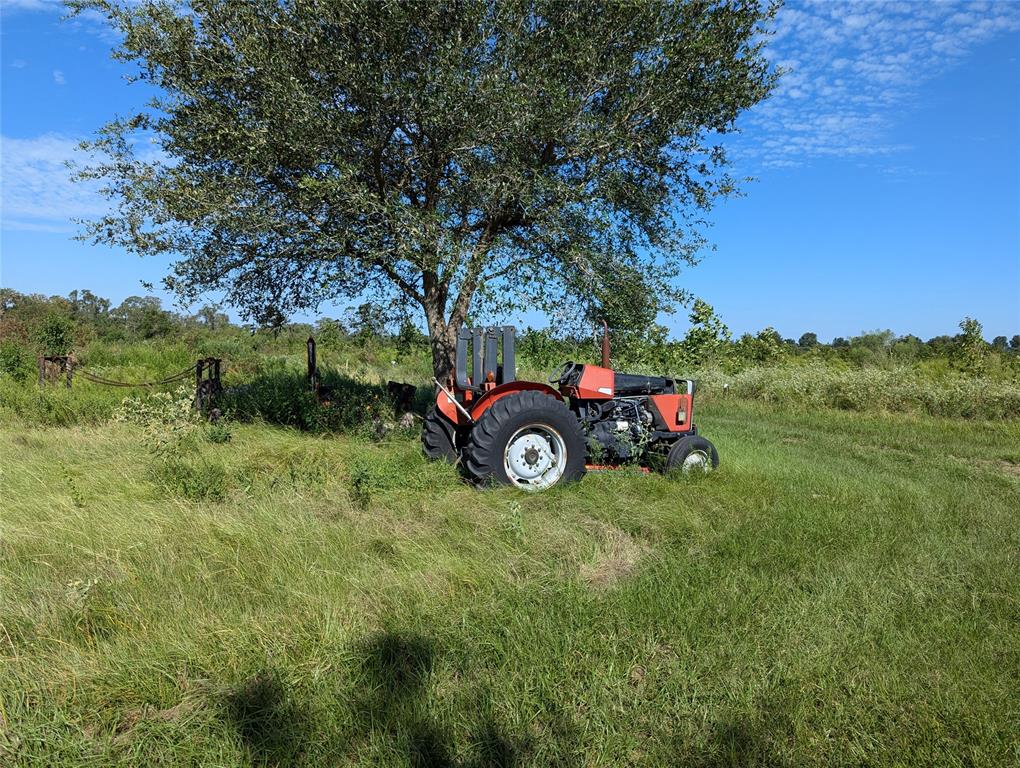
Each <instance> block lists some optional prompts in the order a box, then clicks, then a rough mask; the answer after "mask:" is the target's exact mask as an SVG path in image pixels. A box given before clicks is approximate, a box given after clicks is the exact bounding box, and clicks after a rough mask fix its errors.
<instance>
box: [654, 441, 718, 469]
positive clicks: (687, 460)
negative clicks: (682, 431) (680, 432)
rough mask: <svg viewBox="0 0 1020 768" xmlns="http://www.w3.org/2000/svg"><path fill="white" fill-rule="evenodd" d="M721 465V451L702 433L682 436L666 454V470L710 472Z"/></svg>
mask: <svg viewBox="0 0 1020 768" xmlns="http://www.w3.org/2000/svg"><path fill="white" fill-rule="evenodd" d="M718 466H719V452H718V451H717V450H716V449H715V446H714V445H712V443H711V442H709V441H708V440H706V439H705V438H703V437H701V436H700V435H688V436H687V437H681V438H680V439H679V440H677V441H676V442H675V443H673V447H672V448H670V449H669V453H668V454H667V455H666V466H665V467H664V471H666V472H673V471H680V472H684V473H694V472H709V471H711V470H713V469H715V468H716V467H718Z"/></svg>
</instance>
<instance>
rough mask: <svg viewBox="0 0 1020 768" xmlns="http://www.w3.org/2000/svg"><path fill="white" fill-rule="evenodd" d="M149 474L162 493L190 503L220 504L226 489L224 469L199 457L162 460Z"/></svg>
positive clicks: (224, 496) (164, 458)
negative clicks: (215, 502) (212, 502)
mask: <svg viewBox="0 0 1020 768" xmlns="http://www.w3.org/2000/svg"><path fill="white" fill-rule="evenodd" d="M149 471H150V475H151V477H152V479H153V481H154V482H155V483H156V485H157V486H158V487H159V488H161V489H162V490H163V491H164V492H166V493H167V494H169V495H171V496H179V497H181V498H185V499H189V500H191V501H222V500H223V499H224V498H226V496H227V492H228V490H229V488H230V482H229V480H230V478H229V475H228V473H227V470H226V467H224V466H223V465H222V464H221V463H219V462H216V461H210V460H208V459H207V458H205V457H203V456H201V455H185V456H180V455H168V456H163V457H161V458H160V459H159V460H157V461H155V462H153V464H152V466H151V467H150V470H149Z"/></svg>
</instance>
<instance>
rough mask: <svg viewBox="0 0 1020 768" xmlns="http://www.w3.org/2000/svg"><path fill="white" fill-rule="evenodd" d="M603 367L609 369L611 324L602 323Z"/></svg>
mask: <svg viewBox="0 0 1020 768" xmlns="http://www.w3.org/2000/svg"><path fill="white" fill-rule="evenodd" d="M602 367H603V368H609V367H610V365H609V324H608V323H606V321H605V320H603V321H602Z"/></svg>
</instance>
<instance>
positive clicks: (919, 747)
mask: <svg viewBox="0 0 1020 768" xmlns="http://www.w3.org/2000/svg"><path fill="white" fill-rule="evenodd" d="M700 422H701V425H702V429H703V431H704V433H705V434H706V435H707V436H708V437H710V438H711V439H713V440H714V441H715V442H716V443H717V445H718V447H719V450H720V453H721V455H722V462H723V464H722V467H721V469H720V471H719V472H717V473H716V474H714V475H712V476H709V477H704V478H696V479H683V478H680V479H670V478H662V477H658V476H649V477H642V476H637V475H633V474H621V473H617V474H612V475H599V476H594V475H593V476H589V477H588V478H586V479H585V480H584V481H583V482H582V483H581V484H579V485H576V486H573V487H567V488H562V489H555V490H554V491H552V492H550V493H547V494H543V495H539V496H527V495H524V494H521V493H519V492H514V491H511V490H507V489H501V490H493V491H477V490H474V489H472V488H469V487H466V486H464V485H463V484H461V483H460V482H459V481H458V479H457V477H456V474H455V473H454V472H453V471H452V470H450V469H449V468H447V467H443V466H436V465H427V464H425V463H424V462H423V461H422V460H421V459H420V458H419V456H418V449H417V445H416V443H414V442H413V441H412V440H409V439H403V438H401V439H399V440H394V441H391V442H388V443H384V444H371V443H366V442H359V441H354V440H347V439H339V438H338V439H323V438H316V437H312V436H308V435H302V434H299V433H295V432H291V431H286V430H279V429H274V428H269V427H264V426H244V427H237V428H235V430H234V439H233V441H232V442H231V443H229V444H226V445H207V446H205V447H204V448H203V456H205V457H206V460H207V461H209V462H214V463H218V464H220V465H222V466H223V467H224V468H225V471H226V477H227V478H228V481H229V482H228V486H229V487H228V493H227V497H226V499H225V500H224V501H221V502H208V501H207V502H195V501H187V500H182V499H176V498H171V497H167V495H166V494H165V493H161V492H160V491H159V490H158V489H157V488H156V486H155V485H154V484H153V482H152V481H151V480H150V479H149V478H150V474H149V469H148V467H149V464H150V458H149V457H148V456H147V454H146V452H145V451H144V449H142V448H141V447H140V443H139V440H138V435H137V433H135V432H134V431H132V429H130V428H127V427H121V426H109V427H102V428H97V429H50V430H37V429H31V428H28V427H20V426H17V425H14V426H11V425H8V426H6V427H3V428H0V490H2V496H0V505H2V507H0V625H2V628H0V702H2V709H0V764H4V765H39V766H44V765H45V766H54V765H67V766H74V765H89V766H102V765H146V766H148V765H166V766H171V765H210V766H248V765H280V766H291V765H294V766H333V765H337V766H341V765H364V766H369V765H373V766H374V765H393V766H401V765H423V766H424V765H433V766H443V765H456V766H487V765H521V766H523V765H536V766H539V765H540V766H546V765H563V766H594V765H600V766H617V765H641V766H645V765H647V766H652V765H680V766H716V765H791V766H794V765H796V766H804V765H827V766H828V765H869V766H877V765H1004V764H1016V763H1017V761H1018V760H1020V683H1018V679H1020V526H1018V522H1020V474H1018V472H1020V467H1018V465H1020V426H1018V425H1017V424H1016V423H960V422H955V421H949V420H946V421H936V420H932V419H911V418H905V417H891V416H890V417H881V416H861V415H858V414H844V413H813V414H795V413H789V412H785V413H784V412H772V411H769V410H768V409H767V408H765V407H762V406H749V405H741V404H726V403H718V404H715V405H713V406H711V407H706V408H704V409H702V410H701V411H700Z"/></svg>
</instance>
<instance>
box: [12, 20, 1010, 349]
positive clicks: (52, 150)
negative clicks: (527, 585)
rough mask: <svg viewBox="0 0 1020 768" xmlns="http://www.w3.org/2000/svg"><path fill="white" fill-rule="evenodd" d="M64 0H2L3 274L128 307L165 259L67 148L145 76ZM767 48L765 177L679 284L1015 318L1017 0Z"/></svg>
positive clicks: (820, 319) (999, 326)
mask: <svg viewBox="0 0 1020 768" xmlns="http://www.w3.org/2000/svg"><path fill="white" fill-rule="evenodd" d="M61 14H62V11H61V7H60V6H59V5H58V4H56V3H54V2H51V1H50V0H2V11H0V22H2V30H0V78H2V80H0V92H2V102H0V109H2V115H0V133H2V144H0V151H2V165H0V173H2V184H0V186H2V195H0V202H2V213H0V285H3V286H4V287H10V288H14V289H16V290H20V291H27V292H39V293H46V294H66V293H68V292H69V291H71V290H73V289H75V288H90V289H92V290H93V291H95V292H97V293H99V294H101V295H105V296H108V297H110V298H112V299H113V300H114V301H115V302H117V301H120V300H122V299H123V298H125V297H126V296H129V295H138V294H141V293H143V289H142V288H141V286H140V282H141V281H143V280H144V281H149V282H158V280H159V278H160V277H161V276H162V275H163V274H164V273H165V270H166V262H160V261H158V260H152V259H146V260H142V259H139V258H138V257H135V256H132V255H130V254H127V253H124V252H120V251H116V250H111V249H107V248H102V247H96V246H92V245H89V244H85V243H80V242H77V241H75V240H73V239H72V236H73V234H74V232H75V229H76V228H75V225H74V224H73V223H72V222H71V220H72V219H74V218H81V217H86V218H87V217H89V216H94V215H96V214H98V213H99V212H101V211H102V210H103V209H104V206H105V203H104V201H103V200H102V199H100V198H99V197H98V196H97V195H96V194H95V192H94V190H92V189H89V188H86V187H82V186H81V185H74V184H71V183H70V182H69V180H68V178H67V171H66V169H65V167H64V162H65V161H66V160H69V159H72V158H73V157H74V155H75V149H74V148H75V145H76V144H77V142H78V141H79V140H80V139H81V138H84V137H87V136H88V135H89V134H90V133H91V132H93V131H94V130H95V129H96V128H98V127H99V126H100V125H101V124H102V123H103V122H105V121H106V120H108V119H109V118H110V117H112V116H113V115H115V114H118V113H120V114H124V113H128V112H130V111H131V109H132V108H133V107H136V106H138V105H140V104H141V103H142V102H143V101H144V100H145V98H146V93H145V91H144V90H143V89H142V87H140V86H137V85H132V86H129V85H127V84H126V83H125V82H124V75H125V74H126V72H127V69H126V68H125V67H124V66H123V65H121V64H119V63H117V62H114V61H112V60H111V59H110V55H109V52H110V45H111V43H112V38H111V37H110V34H109V33H108V32H107V31H106V30H105V29H104V28H103V26H102V24H101V23H99V21H98V20H95V19H92V18H85V19H80V20H75V21H66V20H65V21H61ZM769 50H770V56H771V57H772V58H773V60H774V61H775V62H776V63H778V64H781V65H782V66H783V67H785V68H786V69H787V70H788V71H789V73H788V74H787V76H786V77H785V78H784V80H783V82H782V85H781V86H780V88H779V90H778V91H777V93H776V94H775V96H774V97H773V98H772V99H770V100H769V101H768V102H766V103H764V104H762V105H760V106H759V107H756V108H755V109H754V110H752V111H751V112H749V113H747V114H746V115H745V116H744V117H743V118H742V120H741V121H740V127H741V129H742V133H741V134H740V136H739V137H737V138H735V139H734V140H733V141H732V142H731V154H732V157H733V159H734V160H735V163H736V170H737V172H739V173H740V174H743V175H751V176H754V177H755V181H754V182H753V183H751V184H749V185H748V186H747V187H746V189H745V191H746V195H745V196H744V197H742V198H740V199H734V200H730V201H727V202H725V203H723V204H721V205H720V206H719V207H717V208H716V209H715V211H714V212H713V215H712V219H713V222H714V226H713V227H712V229H711V230H710V231H709V233H708V234H709V239H710V240H711V241H712V242H713V243H714V244H715V250H714V251H712V252H710V253H706V254H705V259H704V261H703V262H702V263H701V264H700V265H699V266H697V267H695V268H693V269H691V270H689V271H688V272H687V273H685V275H684V276H683V284H684V285H685V287H687V288H689V289H690V290H692V291H693V292H694V293H695V294H697V295H699V296H701V297H703V298H704V299H706V300H707V301H709V302H710V303H711V304H713V305H714V306H715V308H716V310H717V311H718V312H719V313H720V315H721V316H722V317H723V319H724V320H725V321H726V322H727V323H728V325H729V326H730V327H731V329H732V330H733V331H734V332H736V333H742V332H744V331H752V332H753V331H757V330H759V329H761V328H763V327H764V326H766V325H772V326H774V327H775V328H777V329H778V330H779V331H780V333H782V334H783V335H784V336H792V337H794V338H796V337H798V336H799V335H800V334H801V333H802V332H804V331H814V332H816V333H818V335H819V337H820V338H822V339H831V338H832V337H833V336H840V335H841V336H846V335H851V334H855V333H858V332H860V331H862V330H871V329H876V328H891V329H892V330H894V331H896V332H897V333H915V334H917V335H920V336H922V337H925V338H927V337H930V336H934V335H938V334H943V333H955V332H956V324H957V323H958V322H959V320H960V319H961V318H962V317H963V316H964V315H972V316H975V317H977V318H978V319H979V320H981V322H982V323H983V324H984V327H985V335H986V336H987V337H989V338H991V337H992V336H996V335H1000V334H1003V335H1007V336H1012V335H1013V334H1014V333H1020V2H973V3H968V2H963V3H955V2H953V3H951V2H945V3H935V2H909V1H908V2H890V3H877V2H789V3H788V4H787V5H786V6H785V7H784V9H783V10H782V11H781V13H780V17H779V19H778V21H777V25H776V35H775V38H774V39H773V41H772V42H771V44H770V49H769ZM323 311H324V312H325V313H326V314H330V315H336V314H338V310H336V309H335V308H328V307H326V308H323ZM509 319H510V320H513V319H514V318H509ZM522 319H523V320H525V321H527V320H531V321H532V322H533V321H534V318H532V317H525V318H522ZM518 320H521V319H518ZM667 324H669V325H671V326H672V327H673V328H674V329H675V330H676V331H678V332H682V330H683V329H684V327H685V326H686V322H685V314H684V312H683V311H681V312H679V313H678V315H677V316H676V317H675V318H670V319H668V320H667Z"/></svg>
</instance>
